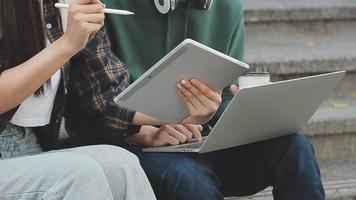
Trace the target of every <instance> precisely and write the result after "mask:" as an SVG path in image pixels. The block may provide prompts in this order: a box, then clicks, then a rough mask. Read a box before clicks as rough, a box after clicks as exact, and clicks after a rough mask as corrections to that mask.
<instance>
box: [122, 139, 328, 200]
mask: <svg viewBox="0 0 356 200" xmlns="http://www.w3.org/2000/svg"><path fill="white" fill-rule="evenodd" d="M126 148H127V149H128V150H130V151H131V152H133V153H134V154H136V155H137V156H138V158H139V159H140V162H141V165H142V167H143V169H144V170H145V172H146V174H147V176H148V178H149V180H150V182H151V184H152V186H153V188H154V190H155V193H156V196H157V198H158V199H161V200H187V199H199V200H205V199H206V200H215V199H219V200H220V199H223V197H224V196H246V195H252V194H255V193H257V192H259V191H261V190H263V189H265V188H266V187H268V186H272V187H273V196H274V199H287V200H294V199H296V200H300V199H303V200H308V199H310V200H322V199H325V194H324V189H323V186H322V183H321V178H320V172H319V168H318V164H317V161H316V159H315V155H314V149H313V147H312V145H311V144H310V143H309V141H308V140H307V139H306V138H305V136H304V135H302V134H294V135H289V136H284V137H280V138H276V139H271V140H267V141H262V142H257V143H253V144H247V145H244V146H239V147H235V148H231V149H226V150H221V151H216V152H211V153H207V154H191V153H145V152H142V151H141V150H140V149H139V148H137V147H132V146H126Z"/></svg>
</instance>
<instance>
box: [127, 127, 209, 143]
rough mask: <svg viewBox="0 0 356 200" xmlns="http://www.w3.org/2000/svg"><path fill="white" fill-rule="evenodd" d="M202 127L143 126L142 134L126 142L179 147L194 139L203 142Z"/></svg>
mask: <svg viewBox="0 0 356 200" xmlns="http://www.w3.org/2000/svg"><path fill="white" fill-rule="evenodd" d="M202 130H203V127H202V126H201V125H192V124H190V125H178V124H177V125H162V126H161V127H160V128H156V127H153V126H142V128H141V130H140V132H139V133H138V134H136V135H134V136H131V137H129V138H127V139H126V140H125V143H127V144H132V145H140V146H145V147H159V146H166V145H178V144H183V143H186V142H190V141H191V140H192V138H196V139H197V140H198V141H201V131H202Z"/></svg>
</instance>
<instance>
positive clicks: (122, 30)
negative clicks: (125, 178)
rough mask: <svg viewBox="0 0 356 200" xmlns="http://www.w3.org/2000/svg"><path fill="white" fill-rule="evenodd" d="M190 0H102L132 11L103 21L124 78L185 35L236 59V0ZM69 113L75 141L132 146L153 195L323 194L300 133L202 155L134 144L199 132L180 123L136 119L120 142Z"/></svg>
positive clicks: (240, 35)
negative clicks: (209, 1) (166, 2)
mask: <svg viewBox="0 0 356 200" xmlns="http://www.w3.org/2000/svg"><path fill="white" fill-rule="evenodd" d="M197 1H198V0H195V1H194V0H191V1H188V2H182V3H180V4H179V5H178V8H177V9H175V10H174V11H171V12H169V13H168V14H161V13H160V12H158V10H157V8H156V6H155V4H154V0H106V1H104V2H105V3H106V4H107V7H110V8H119V9H126V10H130V11H133V12H134V13H135V15H134V16H129V17H122V16H121V17H118V16H114V15H111V16H108V17H107V22H106V25H107V29H108V31H109V35H110V38H111V42H112V45H113V50H114V52H115V53H116V54H117V55H118V57H119V58H120V59H122V61H123V62H124V63H125V64H126V65H127V67H128V69H129V72H130V74H131V81H134V80H136V79H137V78H138V77H140V76H141V75H142V74H143V73H144V72H146V71H147V70H148V69H149V68H150V67H151V66H153V65H154V64H155V63H156V62H157V61H158V60H159V59H161V58H162V57H163V56H164V55H166V54H167V53H168V52H169V51H170V50H172V49H173V48H174V47H176V46H177V45H178V44H179V43H180V42H182V41H183V40H184V39H186V38H192V39H194V40H196V41H198V42H200V43H203V44H205V45H207V46H209V47H212V48H214V49H216V50H218V51H220V52H223V53H225V54H227V55H229V56H232V57H234V58H236V59H239V60H243V59H244V41H245V31H244V20H243V8H242V3H241V1H240V0H216V1H214V3H213V5H212V7H211V8H210V9H209V10H208V11H205V10H201V9H199V8H198V7H197V4H196V2H197ZM203 1H204V0H200V1H199V2H203ZM161 2H162V1H161ZM216 67H219V66H216ZM202 81H203V80H202ZM237 92H238V87H237V86H236V85H234V84H233V85H232V86H231V87H229V88H226V89H225V90H224V91H223V94H222V95H221V97H222V103H221V105H220V107H219V109H218V110H217V112H216V113H215V115H214V117H213V118H212V119H211V120H210V121H209V122H208V123H207V124H205V125H204V130H203V131H202V132H203V133H208V132H209V128H208V127H212V126H214V124H215V123H216V122H217V120H218V119H219V117H220V116H221V114H222V112H223V111H224V109H225V108H226V106H227V105H228V104H229V102H230V101H231V99H232V98H233V95H235V94H236V93H237ZM77 121H78V120H67V129H68V131H69V133H70V134H71V135H76V136H79V138H80V141H81V142H82V143H83V142H84V141H85V142H86V143H94V144H95V143H101V142H104V143H110V144H117V145H120V146H122V147H124V148H126V149H128V150H129V151H131V152H133V153H134V154H136V155H137V156H138V158H139V159H140V162H141V165H142V167H143V169H144V170H145V172H146V174H147V176H148V178H149V180H150V182H151V184H152V186H153V188H154V191H155V194H156V196H157V198H158V199H162V200H181V199H182V200H187V199H199V200H204V199H209V200H215V199H223V198H224V196H245V195H252V194H255V193H257V192H259V191H261V190H263V189H265V188H266V187H268V186H272V187H273V195H274V198H275V199H289V200H293V199H313V200H319V199H320V200H321V199H324V198H325V195H324V189H323V186H322V183H321V178H320V173H319V168H318V164H317V161H316V158H315V155H314V150H313V147H312V145H311V144H310V142H309V141H308V140H307V139H306V138H305V136H304V135H302V134H298V133H296V134H294V135H289V136H285V137H281V138H277V139H272V140H267V141H262V142H257V143H253V144H248V145H243V146H239V147H235V148H231V149H226V150H221V151H216V152H211V153H207V154H203V155H198V154H184V153H145V152H142V151H141V148H142V147H150V146H163V145H169V144H174V143H177V144H178V143H185V142H189V141H190V140H191V139H192V138H194V137H198V138H199V137H200V136H201V132H198V133H197V131H192V129H190V128H189V125H187V124H185V125H179V124H178V125H162V126H160V127H154V126H142V127H141V128H140V130H139V131H138V133H137V134H135V135H133V136H129V137H126V138H125V139H124V140H121V142H120V141H118V140H116V139H115V138H113V137H111V135H110V134H106V133H105V132H101V133H100V135H95V134H94V133H98V131H91V130H90V129H91V128H83V127H78V126H77V125H76V124H77ZM85 124H91V126H90V127H100V122H99V124H98V122H96V121H95V120H91V121H89V122H88V123H85ZM95 124H96V125H95ZM94 129H95V128H94ZM199 131H200V130H199ZM162 135H169V136H172V137H173V139H175V140H174V141H173V142H172V141H171V142H169V141H167V140H164V138H163V137H161V136H162ZM171 139H172V138H171Z"/></svg>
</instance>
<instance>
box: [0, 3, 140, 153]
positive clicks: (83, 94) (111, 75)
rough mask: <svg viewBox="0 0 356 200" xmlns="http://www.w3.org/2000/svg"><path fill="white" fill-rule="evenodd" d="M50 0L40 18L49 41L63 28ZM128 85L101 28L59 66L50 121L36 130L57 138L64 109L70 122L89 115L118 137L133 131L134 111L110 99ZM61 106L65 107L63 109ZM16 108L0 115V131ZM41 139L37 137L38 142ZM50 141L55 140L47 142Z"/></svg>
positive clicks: (1, 55)
mask: <svg viewBox="0 0 356 200" xmlns="http://www.w3.org/2000/svg"><path fill="white" fill-rule="evenodd" d="M51 2H52V1H48V0H45V1H44V20H45V22H46V24H47V26H46V27H47V35H48V39H49V40H50V42H51V43H52V42H54V41H56V40H57V39H59V38H60V37H61V36H62V35H63V30H62V27H61V20H60V17H59V16H60V15H59V12H58V10H57V9H56V8H55V7H54V5H53V3H51ZM2 60H4V61H5V60H6V58H4V56H3V54H2V53H1V50H0V67H1V64H2V63H1V61H2ZM0 69H1V68H0ZM129 84H130V80H129V73H128V71H127V69H126V68H125V66H124V64H123V63H122V62H121V61H120V60H119V59H118V58H117V57H116V56H115V55H114V54H113V53H112V51H111V47H110V42H109V39H108V37H107V34H106V30H105V28H102V29H101V30H100V31H99V32H98V33H97V34H96V35H95V36H94V37H92V38H91V39H90V40H89V42H88V44H87V46H86V47H85V48H84V49H83V50H82V51H81V52H79V53H78V54H77V55H75V56H74V57H72V58H71V59H70V60H69V61H68V62H67V63H66V64H65V65H64V66H63V68H62V81H61V85H60V87H59V89H58V92H57V96H56V100H55V105H54V108H53V112H52V118H51V122H50V124H49V125H48V126H47V127H46V128H43V129H44V130H46V131H43V130H42V131H39V132H42V133H41V134H52V136H51V137H52V140H56V139H58V133H59V128H60V124H61V119H62V117H63V114H64V110H66V111H65V112H66V115H68V116H72V115H73V116H79V117H76V118H74V119H77V120H79V121H77V122H73V123H78V124H80V123H84V124H85V123H87V122H85V121H81V119H84V118H90V117H93V118H94V119H97V120H99V121H100V123H102V125H103V126H104V127H105V131H109V132H110V133H111V134H113V135H117V136H118V137H119V138H124V137H126V136H129V135H131V134H135V133H137V132H138V130H139V127H137V126H132V125H131V124H132V120H133V116H134V114H135V111H133V110H130V109H127V108H124V107H121V106H120V105H117V104H115V103H114V102H113V98H114V97H115V96H116V95H118V94H119V93H120V92H121V91H123V90H124V89H125V88H126V87H127V86H128V85H129ZM64 106H66V107H67V108H66V109H64ZM16 110H17V108H14V109H13V110H11V111H9V112H7V113H4V114H2V115H0V133H1V132H2V130H3V129H4V128H5V126H6V124H7V123H8V122H9V121H10V119H11V118H12V116H13V115H14V113H15V112H16ZM81 117H82V118H81ZM48 132H51V133H48ZM98 134H100V133H98ZM41 140H42V139H39V141H40V142H41ZM43 140H44V141H46V140H48V139H43ZM53 142H55V141H52V142H51V143H53ZM51 146H53V145H49V147H48V148H45V149H52V148H51Z"/></svg>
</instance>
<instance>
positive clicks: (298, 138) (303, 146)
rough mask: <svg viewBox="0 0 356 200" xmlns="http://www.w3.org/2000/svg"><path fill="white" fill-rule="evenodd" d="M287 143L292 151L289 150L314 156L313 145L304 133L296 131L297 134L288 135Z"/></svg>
mask: <svg viewBox="0 0 356 200" xmlns="http://www.w3.org/2000/svg"><path fill="white" fill-rule="evenodd" d="M288 145H289V148H292V149H293V151H290V152H294V153H297V154H304V155H310V156H314V148H313V145H312V144H311V143H310V142H309V140H308V139H307V138H306V137H305V136H304V134H301V133H297V134H293V135H291V136H289V137H288Z"/></svg>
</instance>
